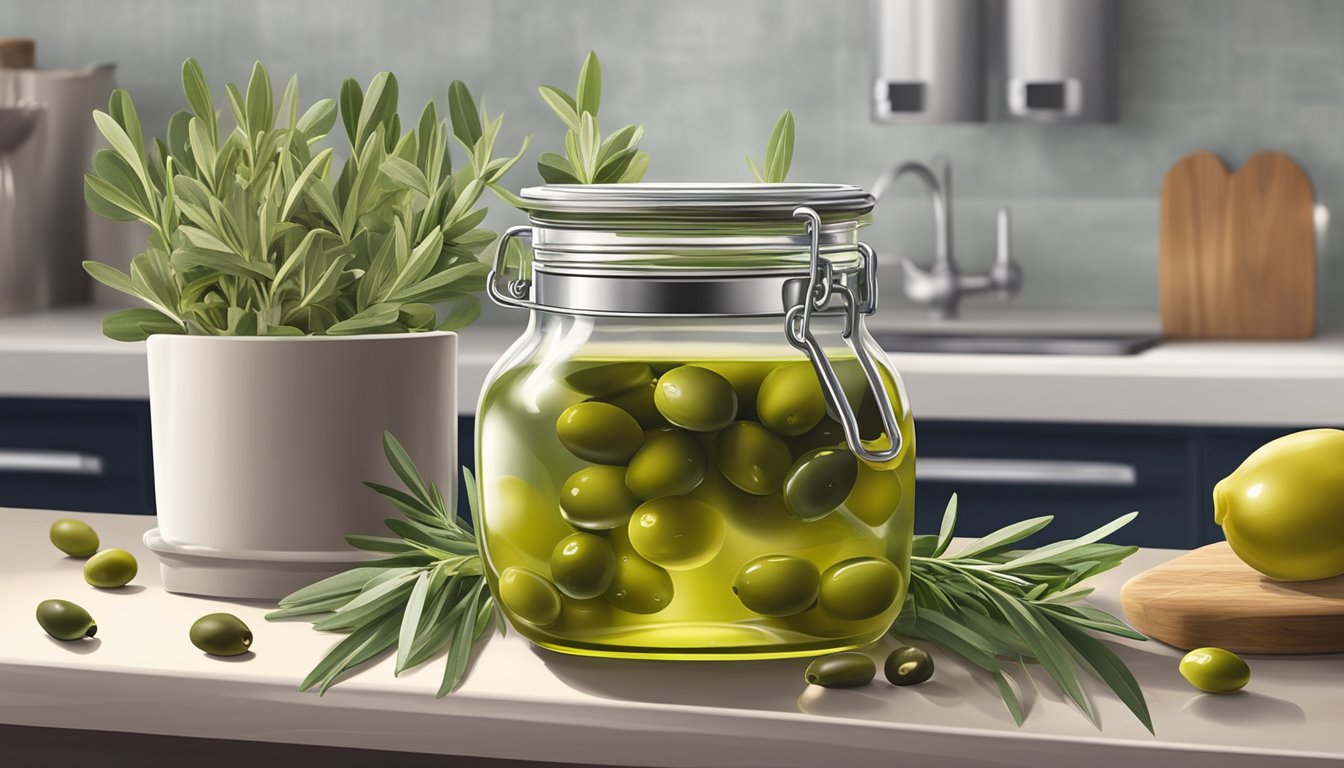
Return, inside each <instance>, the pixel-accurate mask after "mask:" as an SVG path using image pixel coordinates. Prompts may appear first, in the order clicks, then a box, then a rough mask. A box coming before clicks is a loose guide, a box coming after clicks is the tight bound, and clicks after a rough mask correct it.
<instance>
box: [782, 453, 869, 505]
mask: <svg viewBox="0 0 1344 768" xmlns="http://www.w3.org/2000/svg"><path fill="white" fill-rule="evenodd" d="M858 477H859V462H858V459H855V458H854V454H852V453H850V452H849V451H848V450H847V449H844V448H818V449H816V450H815V451H809V452H808V453H806V454H804V455H803V457H802V458H801V459H799V460H798V463H797V464H794V465H793V469H790V470H789V475H788V477H787V478H785V480H784V507H785V509H787V510H788V512H789V514H791V515H793V516H794V517H796V518H798V519H800V520H817V519H819V518H822V517H825V516H826V515H829V514H830V513H831V512H833V511H835V509H836V508H837V507H839V506H840V505H841V504H843V503H844V502H845V499H846V498H847V497H848V496H849V493H850V491H852V490H854V483H855V482H856V481H857V480H858Z"/></svg>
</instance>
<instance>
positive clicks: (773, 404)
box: [756, 363, 826, 437]
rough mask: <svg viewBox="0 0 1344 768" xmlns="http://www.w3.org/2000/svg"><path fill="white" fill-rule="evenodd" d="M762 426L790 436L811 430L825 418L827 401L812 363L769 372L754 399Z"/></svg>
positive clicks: (797, 364)
mask: <svg viewBox="0 0 1344 768" xmlns="http://www.w3.org/2000/svg"><path fill="white" fill-rule="evenodd" d="M756 413H757V414H758V415H759V417H760V420H761V423H762V424H764V425H765V426H767V427H769V428H770V429H771V430H772V431H774V432H775V433H777V434H780V435H784V436H785V437H791V436H794V435H801V434H803V433H804V432H806V431H808V430H809V429H812V428H813V427H815V426H816V425H817V422H819V421H821V417H823V416H825V415H826V398H825V397H823V396H822V394H821V383H820V382H819V381H817V374H816V372H815V371H813V370H812V364H811V363H790V364H788V365H781V366H780V367H778V368H776V369H775V370H773V371H771V372H770V375H769V376H766V377H765V381H762V382H761V391H760V393H759V394H758V395H757V396H756Z"/></svg>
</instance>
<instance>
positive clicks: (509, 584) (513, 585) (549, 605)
mask: <svg viewBox="0 0 1344 768" xmlns="http://www.w3.org/2000/svg"><path fill="white" fill-rule="evenodd" d="M499 602H500V603H502V604H503V606H504V607H505V608H506V609H508V611H509V612H510V613H512V614H513V615H514V616H515V617H517V618H518V619H520V620H522V621H524V622H527V623H528V624H531V625H532V626H534V627H549V626H550V625H552V624H554V623H555V620H556V619H558V618H560V593H559V592H558V591H556V589H555V586H554V585H552V584H551V582H549V581H547V580H546V577H545V576H542V575H541V574H540V573H537V572H536V571H534V570H532V569H531V568H522V567H520V566H516V565H515V566H510V567H508V568H505V569H504V572H503V573H501V574H499Z"/></svg>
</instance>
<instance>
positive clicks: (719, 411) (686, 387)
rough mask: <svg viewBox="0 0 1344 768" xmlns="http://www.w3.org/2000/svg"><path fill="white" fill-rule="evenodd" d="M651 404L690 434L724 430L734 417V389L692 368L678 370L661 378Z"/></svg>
mask: <svg viewBox="0 0 1344 768" xmlns="http://www.w3.org/2000/svg"><path fill="white" fill-rule="evenodd" d="M653 402H654V404H655V405H657V406H658V412H659V413H661V414H663V417H664V418H666V419H667V420H668V421H670V422H672V423H673V424H674V425H676V426H678V427H681V428H683V429H689V430H691V431H692V432H714V431H716V430H720V429H723V428H724V427H726V426H728V425H729V424H731V423H733V419H734V418H735V417H736V416H737V393H736V392H734V391H733V385H732V384H730V383H728V380H727V379H725V378H723V377H722V376H720V375H719V374H717V373H714V372H713V371H711V370H708V369H705V368H700V367H698V366H694V365H682V366H678V367H676V368H673V369H672V370H670V371H668V372H667V373H664V374H663V375H662V376H660V377H659V378H658V387H657V389H656V390H654V393H653Z"/></svg>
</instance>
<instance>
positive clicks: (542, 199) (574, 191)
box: [521, 183, 874, 223]
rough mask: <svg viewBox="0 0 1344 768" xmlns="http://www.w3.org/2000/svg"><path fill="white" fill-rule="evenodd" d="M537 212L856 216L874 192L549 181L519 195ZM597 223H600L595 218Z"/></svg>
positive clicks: (804, 187) (798, 186) (848, 187)
mask: <svg viewBox="0 0 1344 768" xmlns="http://www.w3.org/2000/svg"><path fill="white" fill-rule="evenodd" d="M521 197H522V199H523V200H525V201H526V202H527V203H528V210H529V213H532V214H533V218H537V214H542V217H545V214H602V213H619V214H647V215H652V216H657V215H658V214H667V213H671V214H685V213H687V212H695V213H699V214H706V215H710V216H715V217H723V216H732V217H748V218H751V217H759V218H769V219H778V220H790V221H793V220H794V219H793V212H794V211H795V210H796V209H797V208H798V207H799V206H807V207H808V208H811V209H812V210H814V211H816V212H817V213H818V214H821V215H822V216H823V217H826V216H827V215H828V214H848V215H850V216H853V217H857V216H860V215H863V214H865V213H868V212H869V211H871V210H872V209H873V203H874V199H873V196H872V195H870V194H868V193H867V192H865V191H864V190H863V189H862V188H860V187H856V186H852V185H848V184H676V183H658V184H653V183H640V184H547V185H546V186H542V187H528V188H526V189H524V190H523V191H522V193H521ZM594 223H596V222H594Z"/></svg>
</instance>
